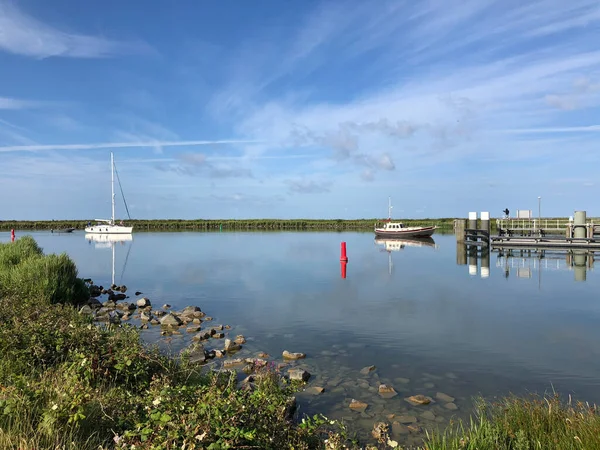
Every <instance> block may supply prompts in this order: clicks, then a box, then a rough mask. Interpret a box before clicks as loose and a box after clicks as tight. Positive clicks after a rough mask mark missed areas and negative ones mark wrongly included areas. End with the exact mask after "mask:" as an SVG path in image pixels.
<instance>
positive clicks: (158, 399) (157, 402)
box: [152, 397, 160, 406]
mask: <svg viewBox="0 0 600 450" xmlns="http://www.w3.org/2000/svg"><path fill="white" fill-rule="evenodd" d="M152 404H153V405H154V406H158V405H160V397H158V398H157V399H155V400H154V401H153V402H152Z"/></svg>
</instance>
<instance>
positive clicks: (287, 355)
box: [283, 350, 306, 359]
mask: <svg viewBox="0 0 600 450" xmlns="http://www.w3.org/2000/svg"><path fill="white" fill-rule="evenodd" d="M283 357H284V359H303V358H306V354H305V353H292V352H288V351H287V350H284V351H283Z"/></svg>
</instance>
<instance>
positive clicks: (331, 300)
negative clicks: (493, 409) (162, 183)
mask: <svg viewBox="0 0 600 450" xmlns="http://www.w3.org/2000/svg"><path fill="white" fill-rule="evenodd" d="M23 234H31V235H32V236H34V237H35V239H36V240H37V241H38V243H39V244H40V245H41V246H42V247H43V248H44V251H45V252H46V253H50V252H63V251H65V252H67V253H68V254H69V255H70V256H71V257H72V258H73V259H74V260H75V262H76V263H77V266H78V267H79V270H80V275H81V276H82V277H90V278H92V279H93V280H94V282H95V283H97V284H103V285H104V286H107V285H109V284H110V283H111V281H112V280H111V277H112V274H111V272H112V251H111V246H110V244H108V245H107V244H104V246H105V248H99V247H102V244H99V243H96V242H91V241H88V240H86V239H85V237H84V235H83V234H82V233H80V232H74V233H73V234H64V235H56V234H51V233H44V232H35V233H24V232H17V236H22V235H23ZM9 239H10V236H9V233H0V241H7V240H9ZM341 241H346V242H347V247H348V256H349V262H348V264H347V274H346V278H345V279H343V278H342V277H341V267H340V262H339V256H340V242H341ZM459 250H460V249H458V248H457V245H456V242H455V238H454V236H453V235H436V236H435V246H432V245H428V246H421V247H414V246H405V247H404V248H393V249H391V251H389V252H388V251H386V250H385V246H384V245H380V244H377V243H376V242H375V241H374V239H373V235H372V234H371V233H291V232H286V233H254V232H252V233H191V232H190V233H135V234H134V235H133V240H132V241H129V242H124V243H120V244H116V245H115V282H116V283H117V284H121V283H124V284H126V285H127V286H128V287H129V291H128V294H129V295H133V294H132V293H133V292H135V291H136V290H140V291H142V292H143V293H144V295H145V296H147V297H149V298H150V299H151V300H152V302H153V304H154V306H155V307H157V308H160V306H161V305H162V304H164V303H168V304H170V305H172V307H173V308H174V309H178V308H183V307H185V306H187V305H198V306H200V307H201V308H202V310H203V311H205V312H206V313H207V314H208V315H210V316H212V317H213V318H214V323H222V324H229V325H231V326H232V330H231V332H230V333H231V334H232V335H233V336H235V335H237V334H243V335H244V336H246V337H247V339H248V343H247V344H246V345H245V346H244V349H243V351H242V354H243V355H248V356H250V355H256V354H258V352H259V351H264V352H267V353H268V354H270V355H271V356H272V358H273V359H275V360H278V361H281V353H282V351H283V350H289V351H292V352H305V353H306V354H307V358H306V360H303V361H300V362H299V363H297V364H298V365H300V366H301V367H304V368H306V369H307V370H308V371H309V372H310V373H311V374H312V378H311V380H310V383H309V384H310V385H313V386H323V387H325V392H324V393H323V394H321V395H319V396H311V395H308V394H306V393H303V394H301V395H300V396H299V401H300V406H301V411H302V412H306V413H314V412H317V411H318V412H323V413H325V414H327V415H328V416H330V417H333V418H338V419H341V418H343V419H345V420H348V421H349V423H350V424H351V426H352V427H354V428H355V429H357V430H359V431H360V432H361V434H363V435H366V433H367V431H368V430H370V429H371V428H372V426H373V423H374V422H375V421H376V420H386V421H387V422H388V423H390V424H391V423H392V422H394V421H397V420H398V419H397V417H395V418H391V419H390V418H389V417H388V415H389V414H395V415H396V416H398V415H407V414H408V415H413V416H415V417H417V420H418V422H417V424H418V425H419V426H420V427H430V426H434V425H437V424H442V425H443V424H446V423H448V421H449V420H450V419H451V418H452V417H464V416H465V415H468V414H469V413H470V412H471V401H470V399H471V396H473V395H476V394H483V395H485V396H488V397H492V396H495V395H503V394H507V393H509V392H514V393H521V394H522V393H525V392H529V391H536V392H543V391H545V390H550V389H552V388H554V389H556V390H557V391H559V392H561V393H563V394H573V395H574V396H575V397H576V398H580V399H583V400H589V401H591V402H600V389H599V387H600V379H599V378H598V374H599V373H600V357H599V356H600V347H599V346H598V345H597V343H598V342H599V341H600V327H599V326H598V323H599V322H600V301H599V297H598V294H597V292H598V288H599V284H600V278H599V277H598V276H597V274H596V272H595V270H594V268H593V264H590V266H592V267H587V268H582V267H578V268H577V269H573V267H572V265H573V264H572V260H571V259H569V258H567V256H566V255H565V253H564V252H562V253H561V252H556V253H547V254H546V255H545V258H544V259H542V260H541V266H540V261H539V260H538V259H536V255H535V254H532V257H530V258H529V257H527V255H524V256H523V257H521V256H518V255H519V252H518V251H515V252H513V253H514V254H515V255H516V256H512V257H506V256H504V255H499V254H498V252H492V253H491V254H490V257H489V258H490V263H489V265H490V269H489V276H487V277H486V276H485V270H482V269H481V267H480V266H481V262H482V261H481V259H480V260H479V267H478V268H476V269H475V270H472V268H471V273H473V274H470V269H469V265H468V264H457V262H459V263H460V262H462V263H465V262H469V263H473V262H474V261H473V259H472V257H465V255H461V252H460V251H459ZM576 259H577V262H578V264H580V263H581V261H582V259H581V257H576ZM583 261H584V263H588V264H589V263H591V260H590V261H588V260H586V258H585V257H583ZM540 267H541V270H540ZM482 274H483V276H482ZM577 280H584V281H577ZM144 333H145V334H144V336H145V339H147V340H148V341H151V342H155V341H160V342H163V343H164V342H165V338H164V337H161V336H160V335H159V333H158V330H157V329H154V330H152V329H150V330H148V331H145V332H144ZM190 337H191V335H189V334H187V333H183V334H182V335H181V336H172V337H169V338H168V341H166V342H167V344H163V345H164V346H165V348H168V349H169V350H171V351H178V350H180V349H181V348H184V347H185V346H186V345H188V344H189V342H190ZM218 344H219V343H215V346H218ZM220 345H221V346H222V344H220ZM368 365H375V366H376V367H377V369H376V370H375V371H374V372H372V373H371V374H370V375H366V376H365V375H361V374H360V370H361V369H362V368H363V367H365V366H368ZM405 379H408V380H409V381H408V382H406V380H405ZM380 383H386V384H390V385H392V386H393V387H394V389H395V390H396V391H397V392H398V394H399V395H397V396H396V397H394V398H392V399H387V400H386V399H382V398H380V397H379V396H378V395H377V387H378V386H379V384H380ZM437 392H443V393H446V394H448V395H450V396H452V397H455V398H456V400H455V402H454V403H455V404H456V406H457V407H458V410H456V411H453V410H448V409H446V408H445V407H444V404H445V402H443V401H439V400H438V401H436V403H435V404H433V405H429V406H419V407H414V406H412V405H410V404H409V403H408V402H406V401H405V400H404V398H405V397H407V396H410V395H414V394H424V395H427V396H430V397H432V398H435V396H436V393H437ZM353 398H354V399H357V400H361V401H364V402H367V403H368V404H369V407H368V408H367V410H366V411H365V412H364V413H362V414H361V413H357V412H353V411H351V410H350V409H349V407H348V405H349V403H350V401H351V400H352V399H353ZM425 411H431V412H433V413H434V416H435V418H434V417H433V416H431V415H429V414H426V417H423V416H422V414H423V413H424V412H425ZM390 417H391V416H390ZM395 431H396V434H395V437H396V438H398V439H399V440H401V441H402V442H405V443H407V442H408V443H410V442H415V441H416V440H418V439H419V436H420V434H419V432H418V430H416V431H417V432H413V431H410V432H409V430H408V429H406V428H404V427H402V426H400V425H396V427H395Z"/></svg>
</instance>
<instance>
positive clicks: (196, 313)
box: [192, 311, 212, 320]
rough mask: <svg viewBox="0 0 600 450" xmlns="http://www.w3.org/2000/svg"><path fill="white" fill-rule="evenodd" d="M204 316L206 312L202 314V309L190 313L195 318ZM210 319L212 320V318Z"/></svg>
mask: <svg viewBox="0 0 600 450" xmlns="http://www.w3.org/2000/svg"><path fill="white" fill-rule="evenodd" d="M204 316H206V314H204V313H203V312H202V311H196V312H195V313H194V314H192V317H195V318H196V319H202V318H203V317H204ZM210 320H212V318H211V319H210Z"/></svg>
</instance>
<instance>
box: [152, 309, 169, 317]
mask: <svg viewBox="0 0 600 450" xmlns="http://www.w3.org/2000/svg"><path fill="white" fill-rule="evenodd" d="M152 314H154V315H155V316H156V317H163V316H166V315H167V313H166V311H163V310H162V309H156V310H154V311H152Z"/></svg>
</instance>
